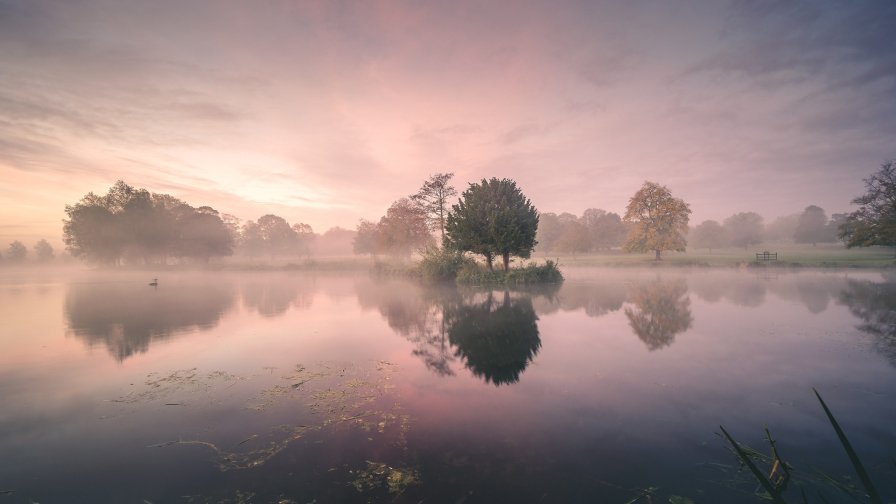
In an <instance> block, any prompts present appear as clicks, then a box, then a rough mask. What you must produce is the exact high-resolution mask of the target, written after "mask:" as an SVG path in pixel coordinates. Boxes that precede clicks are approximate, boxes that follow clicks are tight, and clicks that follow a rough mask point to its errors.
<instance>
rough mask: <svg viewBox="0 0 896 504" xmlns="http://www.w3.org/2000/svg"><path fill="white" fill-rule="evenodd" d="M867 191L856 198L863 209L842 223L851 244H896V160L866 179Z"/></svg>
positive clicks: (843, 231)
mask: <svg viewBox="0 0 896 504" xmlns="http://www.w3.org/2000/svg"><path fill="white" fill-rule="evenodd" d="M865 191H866V192H865V194H863V195H862V196H859V197H858V198H855V199H854V200H852V203H853V204H854V205H859V209H858V210H856V211H854V212H852V213H850V214H848V215H847V216H846V219H845V221H844V222H843V223H842V224H841V225H840V232H839V237H840V238H841V239H843V240H844V241H845V242H846V246H847V247H850V248H852V247H869V246H872V245H883V246H887V247H896V160H890V161H887V162H886V163H884V164H883V165H882V166H881V167H880V170H879V171H878V172H877V173H875V174H873V175H871V176H870V177H868V178H867V179H865Z"/></svg>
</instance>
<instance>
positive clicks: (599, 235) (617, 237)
mask: <svg viewBox="0 0 896 504" xmlns="http://www.w3.org/2000/svg"><path fill="white" fill-rule="evenodd" d="M580 220H581V222H582V224H583V225H584V226H585V229H586V230H587V232H588V238H589V240H590V242H591V247H590V248H591V249H593V250H606V249H611V248H614V247H621V246H622V245H624V244H625V237H626V235H627V234H628V228H627V227H626V225H625V223H624V222H622V217H620V216H619V214H616V213H613V212H606V211H604V210H601V209H599V208H589V209H587V210H585V212H584V213H583V214H582V218H581V219H580Z"/></svg>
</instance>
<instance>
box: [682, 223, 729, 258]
mask: <svg viewBox="0 0 896 504" xmlns="http://www.w3.org/2000/svg"><path fill="white" fill-rule="evenodd" d="M691 243H692V244H693V245H694V247H697V248H705V249H709V251H710V252H712V249H718V248H722V247H724V246H725V245H727V244H728V233H727V232H726V231H725V228H723V227H722V225H721V224H719V223H718V222H716V221H714V220H705V221H703V222H701V223H700V224H699V225H698V226H697V227H695V228H694V231H693V232H692V233H691Z"/></svg>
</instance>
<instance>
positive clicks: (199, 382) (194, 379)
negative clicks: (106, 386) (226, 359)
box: [110, 368, 246, 406]
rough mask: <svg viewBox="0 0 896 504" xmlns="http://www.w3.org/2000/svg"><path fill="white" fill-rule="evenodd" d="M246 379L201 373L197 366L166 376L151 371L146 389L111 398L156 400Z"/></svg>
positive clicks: (216, 372)
mask: <svg viewBox="0 0 896 504" xmlns="http://www.w3.org/2000/svg"><path fill="white" fill-rule="evenodd" d="M245 379H246V378H243V377H241V376H237V375H234V374H231V373H227V372H224V371H212V372H210V373H207V374H200V373H199V370H198V369H197V368H191V369H179V370H176V371H172V372H170V373H169V374H167V375H164V376H163V375H159V374H158V373H149V374H148V375H146V381H145V382H144V386H145V389H144V390H142V391H140V392H134V391H132V392H129V393H127V394H125V395H123V396H120V397H117V398H115V399H111V400H110V402H113V403H126V404H139V403H146V402H154V401H159V400H161V399H163V398H166V397H170V396H172V395H174V394H178V393H190V394H194V393H197V392H209V391H211V390H213V389H214V388H216V387H217V385H218V384H219V383H220V382H231V383H230V385H233V384H235V383H236V382H238V381H242V380H245ZM165 405H166V406H181V405H182V402H174V401H171V402H168V403H165Z"/></svg>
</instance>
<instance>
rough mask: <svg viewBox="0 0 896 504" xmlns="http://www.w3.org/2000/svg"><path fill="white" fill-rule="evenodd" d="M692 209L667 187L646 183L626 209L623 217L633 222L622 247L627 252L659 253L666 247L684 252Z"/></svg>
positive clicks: (657, 257)
mask: <svg viewBox="0 0 896 504" xmlns="http://www.w3.org/2000/svg"><path fill="white" fill-rule="evenodd" d="M690 213H691V209H690V207H689V206H688V204H687V203H685V202H684V200H682V199H679V198H674V197H673V196H672V193H671V192H670V191H669V189H668V188H667V187H666V186H662V185H659V184H656V183H654V182H644V185H643V186H641V189H639V190H638V192H636V193H635V195H634V196H632V197H631V199H630V200H629V202H628V206H627V207H626V209H625V217H624V220H625V221H626V222H628V223H630V224H631V226H632V228H631V230H630V231H629V234H628V239H627V240H626V242H625V245H624V247H623V249H624V250H625V251H626V252H649V251H651V250H652V251H654V252H655V253H656V260H657V261H659V260H661V258H662V256H661V253H662V251H663V250H675V251H677V252H684V249H685V246H686V245H687V240H686V239H685V234H687V232H688V220H689V215H690Z"/></svg>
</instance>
